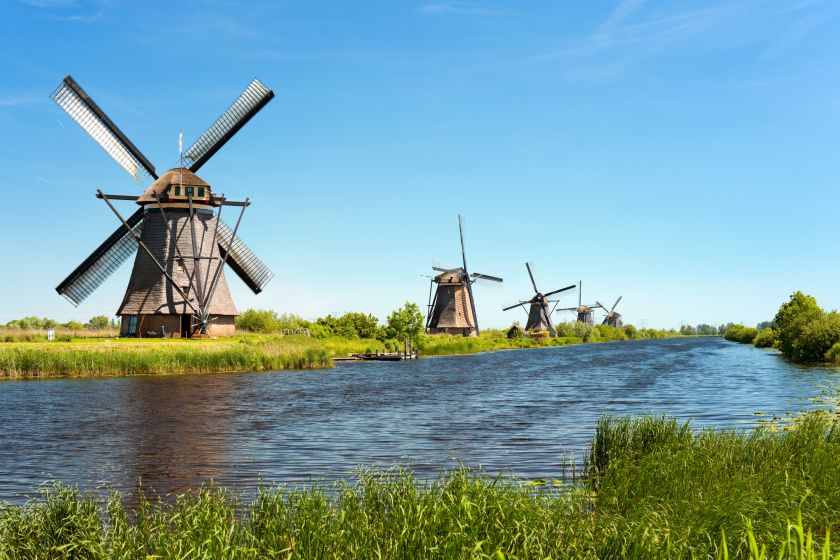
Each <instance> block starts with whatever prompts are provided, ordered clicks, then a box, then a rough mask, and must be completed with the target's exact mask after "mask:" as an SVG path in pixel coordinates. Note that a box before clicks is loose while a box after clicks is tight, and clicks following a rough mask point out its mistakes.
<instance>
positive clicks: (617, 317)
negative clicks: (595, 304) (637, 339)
mask: <svg viewBox="0 0 840 560" xmlns="http://www.w3.org/2000/svg"><path fill="white" fill-rule="evenodd" d="M621 298H622V296H618V299H617V300H615V303H614V304H613V306H612V307H611V308H610V309H609V310H607V308H606V307H604V306H603V305H601V307H602V308H603V309H604V311H606V313H607V315H606V317H604V320H603V321H602V323H601V324H602V325H609V326H611V327H615V328H621V326H622V325H624V322H623V321H622V320H621V313H619V312H618V311H616V310H615V308H616V307H617V306H618V302H619V301H621ZM599 305H600V304H599Z"/></svg>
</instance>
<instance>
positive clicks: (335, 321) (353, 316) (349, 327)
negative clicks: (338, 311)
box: [315, 312, 382, 338]
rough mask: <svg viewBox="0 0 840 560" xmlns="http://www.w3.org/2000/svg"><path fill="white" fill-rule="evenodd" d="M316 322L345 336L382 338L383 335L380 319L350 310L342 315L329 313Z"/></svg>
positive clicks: (333, 332) (334, 332)
mask: <svg viewBox="0 0 840 560" xmlns="http://www.w3.org/2000/svg"><path fill="white" fill-rule="evenodd" d="M315 323H316V324H318V325H321V326H323V327H326V328H327V329H329V331H330V332H331V333H332V334H334V335H336V336H343V337H344V338H381V336H382V331H381V329H380V328H379V319H377V318H376V317H374V316H373V315H366V314H364V313H356V312H350V313H345V314H344V315H342V316H341V317H333V316H332V315H327V316H326V317H321V318H320V319H318V320H317V321H316V322H315Z"/></svg>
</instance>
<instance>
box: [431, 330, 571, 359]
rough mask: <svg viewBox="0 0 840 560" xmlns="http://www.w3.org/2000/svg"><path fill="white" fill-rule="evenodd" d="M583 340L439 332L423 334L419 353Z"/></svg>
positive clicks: (490, 332)
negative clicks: (436, 333) (457, 334)
mask: <svg viewBox="0 0 840 560" xmlns="http://www.w3.org/2000/svg"><path fill="white" fill-rule="evenodd" d="M582 342H583V341H582V340H581V339H580V338H577V337H573V336H566V337H556V338H548V337H545V338H508V337H507V336H506V335H505V331H500V330H489V329H488V330H483V331H481V335H480V336H452V335H446V334H439V335H434V336H423V338H422V342H421V344H422V345H421V353H422V355H424V356H444V355H453V354H475V353H477V352H490V351H493V350H512V349H517V348H541V347H545V346H566V345H569V344H580V343H582Z"/></svg>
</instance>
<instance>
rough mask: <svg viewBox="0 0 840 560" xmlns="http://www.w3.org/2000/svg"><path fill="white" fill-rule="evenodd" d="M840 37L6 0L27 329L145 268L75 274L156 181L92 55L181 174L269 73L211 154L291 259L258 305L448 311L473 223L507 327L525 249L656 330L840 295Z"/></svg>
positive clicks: (2, 286) (0, 51) (630, 18)
mask: <svg viewBox="0 0 840 560" xmlns="http://www.w3.org/2000/svg"><path fill="white" fill-rule="evenodd" d="M838 36H840V4H838V3H836V2H829V1H818V0H740V1H739V0H727V1H706V2H693V1H686V2H667V3H666V2H656V1H652V0H647V1H646V0H619V1H609V2H527V1H520V2H478V1H475V2H472V1H422V0H418V1H389V2H384V1H383V2H368V3H349V2H294V1H283V2H279V1H278V2H249V3H245V4H242V3H239V2H232V1H226V0H210V1H192V2H142V3H139V2H128V1H118V0H24V1H16V0H7V1H6V2H4V3H3V17H2V18H0V131H2V134H0V167H2V169H3V176H2V179H0V184H1V185H2V193H3V197H4V199H3V204H2V210H0V239H3V240H5V246H4V259H3V262H4V265H3V267H4V273H3V274H2V275H0V293H2V294H3V296H2V300H0V321H7V320H9V319H11V318H14V317H18V316H22V315H30V314H37V315H48V316H51V317H55V318H58V319H61V320H67V319H71V318H75V319H86V318H88V317H90V316H92V315H95V314H100V313H104V314H108V315H111V314H113V313H114V312H115V310H116V307H117V305H118V303H119V301H120V299H121V298H122V294H123V291H124V289H125V285H126V282H127V278H128V274H129V270H130V265H129V264H127V265H124V267H123V268H122V269H121V270H120V271H118V273H117V274H115V275H114V276H113V277H112V278H111V279H109V281H108V282H107V283H106V284H105V285H103V286H102V287H101V288H100V290H99V291H98V292H97V293H96V294H94V295H93V296H92V297H90V298H89V299H88V300H87V301H85V302H84V303H83V304H82V305H81V306H80V307H79V308H73V307H72V306H71V305H70V304H69V303H67V302H66V301H65V300H64V299H63V298H61V297H59V296H58V295H57V294H56V293H55V292H54V287H55V285H56V284H58V282H59V281H61V280H62V279H63V278H64V276H66V274H67V273H69V272H70V270H72V269H73V268H74V267H75V266H76V265H77V264H78V263H79V262H80V261H81V260H82V259H83V258H84V257H86V256H87V255H88V254H89V252H90V251H91V250H92V249H93V248H94V247H95V246H96V245H98V244H99V243H100V242H101V240H102V239H103V238H104V237H105V236H106V235H107V234H108V233H110V232H111V231H113V229H114V228H115V227H116V225H117V224H116V222H115V218H114V216H113V215H112V214H111V213H110V212H109V211H108V209H107V208H106V207H105V205H104V204H103V203H102V202H101V201H98V200H96V199H95V198H94V196H93V195H94V192H95V189H96V188H97V187H102V188H103V190H105V191H106V192H118V193H120V192H122V193H134V192H137V189H138V188H137V187H136V186H135V185H134V184H133V183H132V182H131V180H130V179H129V178H128V176H127V175H126V174H125V173H124V172H123V171H122V169H120V168H119V167H118V166H117V165H116V164H115V163H114V162H113V161H111V160H110V158H109V157H108V156H107V155H106V154H105V153H104V152H103V151H102V150H101V149H100V148H99V147H98V146H97V145H96V144H95V143H94V142H93V141H92V140H90V139H89V138H88V137H87V136H86V135H85V133H84V132H83V131H82V130H81V129H80V128H79V127H78V126H77V125H76V124H74V123H73V122H72V121H71V120H70V119H69V118H68V117H67V116H66V115H64V113H63V112H62V111H61V110H60V109H59V108H58V107H57V106H56V105H55V104H54V103H53V102H52V101H51V100H50V99H49V98H48V95H49V93H50V92H51V91H52V90H53V89H54V88H55V87H56V86H57V85H58V83H59V82H60V80H61V78H62V77H63V76H64V75H66V74H68V73H69V74H72V75H73V76H74V78H75V79H76V80H77V81H78V82H79V83H80V84H81V85H82V87H84V88H85V89H86V90H87V91H88V93H89V94H90V95H91V96H92V97H93V98H94V99H95V100H96V101H97V102H98V103H99V105H100V106H101V107H102V108H103V109H104V110H105V111H106V112H107V113H108V114H109V116H110V117H111V118H112V119H113V120H114V121H115V122H116V123H117V124H118V125H119V126H120V127H121V128H122V129H123V130H124V131H125V132H126V134H127V135H128V136H129V138H131V139H132V140H133V141H134V143H135V144H137V146H138V147H140V149H141V150H142V151H143V152H144V153H145V154H146V155H147V156H148V157H149V158H150V159H151V160H152V161H153V163H154V164H155V165H156V167H157V168H158V169H159V170H160V169H166V168H168V167H170V166H172V165H174V164H175V162H176V161H177V157H178V151H177V150H178V144H177V142H178V131H179V130H180V129H183V130H184V136H185V144H187V145H188V144H189V143H191V141H192V140H194V139H195V138H197V137H198V136H199V135H200V134H201V133H202V132H203V131H204V130H205V129H206V127H207V126H209V125H210V124H211V123H212V122H213V120H214V119H215V118H216V117H217V116H218V115H219V114H220V113H221V112H222V111H223V110H224V109H225V108H226V107H227V105H228V104H229V103H230V102H231V101H232V100H233V99H234V98H235V97H236V96H237V95H238V94H239V93H240V91H241V90H242V89H243V88H244V87H245V86H246V85H247V84H248V82H249V81H250V80H251V78H253V77H254V76H259V77H260V79H261V80H262V81H263V82H265V83H266V84H267V85H269V86H270V87H272V88H273V89H274V90H275V92H276V93H277V98H276V99H275V100H274V101H272V102H271V103H270V104H269V105H268V106H267V107H266V108H265V109H264V110H263V111H262V112H261V113H260V114H259V115H258V116H257V117H256V118H255V119H254V120H253V121H252V122H250V123H249V124H248V125H247V126H246V127H245V128H244V129H243V130H242V131H241V132H240V133H239V134H238V135H237V136H236V137H235V138H234V140H232V141H231V142H230V143H229V144H228V145H226V146H225V147H224V148H223V149H222V150H221V151H220V152H219V153H218V154H217V155H216V156H215V157H214V158H213V159H212V160H211V161H210V162H209V163H208V164H207V165H205V166H204V167H203V168H202V170H201V176H202V177H203V178H204V179H205V180H207V181H208V182H209V183H210V184H211V185H213V186H214V189H215V190H216V191H220V192H224V193H225V194H226V195H227V196H228V197H230V198H243V197H244V196H250V197H251V199H252V200H253V202H254V205H253V206H252V207H251V208H250V209H249V210H248V211H247V212H246V214H245V219H244V221H243V226H242V229H241V234H242V237H243V239H244V240H245V241H246V242H247V243H248V244H249V245H250V246H251V247H252V248H253V249H254V250H255V251H256V252H257V254H258V255H260V256H261V258H262V259H263V260H264V261H265V262H266V263H267V264H268V265H269V267H270V268H271V269H272V270H273V271H274V272H275V273H276V275H277V276H276V278H275V279H274V280H273V281H272V282H271V284H269V286H268V288H267V289H266V290H265V291H264V292H263V293H262V294H260V295H259V296H254V295H253V294H251V292H250V291H249V290H248V289H247V288H246V287H245V286H244V285H242V284H241V282H239V281H238V279H236V278H235V277H232V276H231V275H229V279H230V283H231V285H232V289H233V293H234V297H235V299H236V301H237V304H238V306H239V307H240V308H241V309H245V308H248V307H262V308H273V309H276V310H278V311H289V312H294V313H298V314H300V315H303V316H305V317H308V318H314V317H316V316H318V315H323V314H326V313H341V312H344V311H350V310H364V311H369V312H372V313H374V314H376V315H378V316H380V317H384V316H385V315H386V314H387V313H388V312H389V311H390V310H392V309H393V308H395V307H398V306H399V305H400V304H401V303H402V302H404V301H405V300H412V301H416V302H418V303H420V304H422V305H425V303H426V299H427V294H428V279H427V278H424V277H422V276H421V274H429V273H430V272H431V269H430V266H431V263H432V260H433V259H438V260H440V261H442V262H448V263H456V262H458V259H459V246H458V231H457V214H458V213H462V214H464V215H465V216H466V242H467V252H468V258H469V264H470V267H471V268H472V269H474V270H475V271H478V272H484V273H488V274H495V275H500V276H503V277H504V278H505V283H504V285H503V287H501V288H492V287H479V286H477V287H476V290H475V293H476V298H477V307H478V315H479V319H480V320H481V321H482V323H483V324H484V326H487V327H490V326H504V325H508V324H510V322H511V321H512V320H514V319H518V320H522V319H523V318H524V314H523V313H521V312H515V311H510V312H506V313H503V312H502V311H501V307H502V306H503V305H506V304H509V303H511V302H513V301H516V300H517V298H520V297H528V296H530V295H531V288H530V284H529V281H528V278H527V274H526V271H525V267H524V262H525V261H526V260H528V261H532V262H534V263H535V270H536V272H537V279H538V281H539V283H540V284H541V287H543V288H544V289H545V290H549V289H554V288H558V287H561V286H565V285H568V284H571V283H574V282H576V281H578V280H583V282H584V299H585V300H595V299H598V300H601V301H603V303H608V302H609V303H611V302H612V301H614V300H615V298H616V297H618V296H619V295H623V296H624V299H623V300H622V302H621V305H620V306H619V311H622V312H623V314H624V316H625V319H626V320H627V321H631V322H634V323H635V324H637V325H639V324H645V325H647V326H657V327H670V326H677V325H679V324H680V323H681V322H690V323H700V322H710V323H712V322H722V321H730V320H732V321H744V322H747V323H755V322H757V321H761V320H765V319H768V318H770V317H772V315H773V314H774V313H775V310H776V308H777V307H778V305H779V304H780V303H781V302H782V301H784V300H785V299H786V298H787V296H788V295H789V294H790V293H791V292H792V291H794V290H797V289H801V290H803V291H806V292H808V293H811V294H813V295H814V296H816V297H817V299H818V300H819V302H820V303H821V304H822V305H823V306H825V307H827V308H837V307H840V283H838V281H837V278H838V277H840V265H839V264H838V258H837V255H838V248H837V242H836V239H837V237H838V230H840V225H838V220H837V219H836V208H837V205H838V202H840V194H838V189H837V187H838V182H840V42H838V41H837V37H838ZM122 209H123V210H124V212H127V213H130V212H131V211H133V208H132V207H131V203H124V204H123V206H122ZM833 209H834V210H833ZM576 299H577V298H576V296H571V297H568V298H567V299H566V301H568V302H569V305H572V304H574V303H576ZM517 313H519V314H517Z"/></svg>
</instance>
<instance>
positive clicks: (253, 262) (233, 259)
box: [216, 220, 274, 294]
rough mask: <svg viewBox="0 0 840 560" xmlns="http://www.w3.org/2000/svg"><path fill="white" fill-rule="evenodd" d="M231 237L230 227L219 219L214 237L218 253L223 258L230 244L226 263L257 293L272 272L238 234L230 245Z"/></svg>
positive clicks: (266, 282) (272, 276)
mask: <svg viewBox="0 0 840 560" xmlns="http://www.w3.org/2000/svg"><path fill="white" fill-rule="evenodd" d="M232 237H233V231H231V229H230V227H228V225H227V224H226V223H225V222H224V221H222V220H219V232H218V234H217V237H216V240H217V242H218V244H219V253H220V254H221V256H222V258H224V256H225V254H226V253H227V250H228V246H230V255H228V257H227V265H228V266H229V267H230V268H231V269H232V270H233V271H234V272H235V273H236V274H237V275H238V276H239V277H240V278H241V279H242V281H243V282H245V284H246V285H247V286H248V287H249V288H251V290H252V291H253V292H254V293H255V294H258V293H260V292H261V291H262V290H263V288H264V287H265V285H266V284H268V283H269V281H270V280H271V279H272V278H274V273H273V272H271V271H270V270H269V269H268V267H267V266H266V265H265V264H264V263H263V262H262V261H261V260H260V259H259V257H257V255H255V254H254V252H253V251H251V249H250V248H248V246H247V245H245V243H244V242H243V241H242V239H240V237H239V235H237V236H236V239H234V240H233V245H231V244H230V240H231V238H232Z"/></svg>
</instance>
